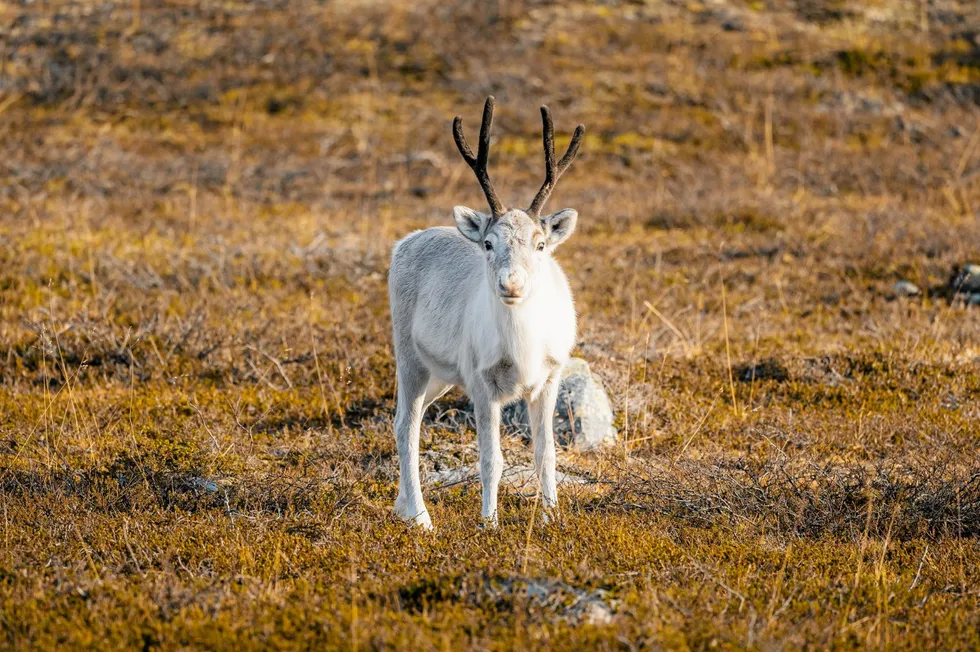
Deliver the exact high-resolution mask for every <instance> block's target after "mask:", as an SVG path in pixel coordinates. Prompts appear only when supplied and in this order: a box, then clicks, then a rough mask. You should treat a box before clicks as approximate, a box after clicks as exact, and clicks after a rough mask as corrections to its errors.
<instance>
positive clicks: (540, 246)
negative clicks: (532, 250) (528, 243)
mask: <svg viewBox="0 0 980 652" xmlns="http://www.w3.org/2000/svg"><path fill="white" fill-rule="evenodd" d="M537 250H538V251H544V243H543V242H539V243H538V246H537Z"/></svg>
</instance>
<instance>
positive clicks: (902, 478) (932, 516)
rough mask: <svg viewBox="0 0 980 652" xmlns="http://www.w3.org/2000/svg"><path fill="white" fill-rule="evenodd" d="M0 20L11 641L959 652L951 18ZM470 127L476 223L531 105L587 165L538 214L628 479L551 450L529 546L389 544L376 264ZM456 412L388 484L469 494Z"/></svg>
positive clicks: (134, 12) (511, 515)
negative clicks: (410, 478)
mask: <svg viewBox="0 0 980 652" xmlns="http://www.w3.org/2000/svg"><path fill="white" fill-rule="evenodd" d="M0 26H2V39H0V62H2V64H0V93H2V97H0V136H2V137H0V148H2V152H3V156H2V157H0V176H2V178H3V183H2V184H0V215H2V217H0V243H2V248H0V345H2V346H0V485H2V493H0V500H2V512H3V521H2V522H3V535H2V538H0V545H2V547H0V632H2V636H3V639H2V640H3V643H4V644H5V645H7V646H9V647H15V648H28V647H38V648H49V647H55V646H64V645H69V646H74V647H100V648H106V647H117V646H126V647H138V646H142V647H146V648H155V647H161V648H166V649H173V648H180V647H232V646H235V645H237V646H241V647H247V648H255V647H271V646H278V647H305V646H312V645H318V646H324V647H333V648H336V647H345V648H353V647H359V648H375V647H393V646H394V647H408V646H413V647H415V648H418V649H430V648H458V647H476V648H510V647H522V648H523V647H530V646H539V645H547V646H550V647H555V648H569V647H574V648H590V649H594V648H604V649H608V648H621V647H623V648H631V647H639V646H653V647H667V648H685V647H689V648H706V647H715V646H721V647H725V648H736V647H749V648H765V649H774V648H796V647H802V646H806V647H811V648H826V647H836V648H850V647H865V646H867V647H882V648H900V647H913V648H915V647H941V648H944V649H954V648H960V649H965V648H976V647H978V646H980V638H978V634H977V632H978V630H980V617H978V613H980V604H978V603H980V592H978V590H977V586H978V585H980V575H978V568H980V546H978V540H980V539H978V535H980V466H978V463H977V459H976V450H977V447H978V444H980V426H978V424H980V319H978V317H980V314H978V312H977V309H976V308H973V309H970V308H966V307H964V306H962V305H960V304H956V303H951V302H950V301H948V298H949V297H948V295H947V293H946V291H945V289H944V286H945V283H946V280H947V278H948V277H949V275H950V272H951V269H952V268H953V267H954V266H955V265H958V264H961V263H963V262H968V261H971V260H972V261H977V260H978V259H980V228H978V224H977V219H978V218H977V212H978V211H980V183H978V180H980V113H978V110H977V106H978V102H980V49H978V48H980V44H978V43H977V41H976V38H977V32H978V28H980V13H978V11H977V8H976V7H975V6H974V3H972V2H968V1H967V0H961V1H959V2H957V1H956V0H931V1H930V2H899V1H898V0H877V1H876V2H857V0H796V1H795V2H794V1H790V0H769V1H768V2H739V1H736V0H716V1H713V2H704V3H700V2H672V1H668V2H662V1H651V2H646V3H618V2H609V3H601V4H592V3H573V4H569V5H558V4H548V3H545V2H531V1H528V2H524V1H522V0H518V1H513V2H506V3H505V2H499V3H477V2H464V3H459V4H453V3H434V2H429V1H427V0H425V1H423V2H419V3H407V2H394V3H378V2H370V1H367V0H365V1H363V2H357V3H344V4H343V5H342V6H341V5H340V4H336V3H326V4H320V3H312V2H310V3H307V2H289V3H286V2H276V1H270V2H261V3H220V4H219V3H214V4H211V3H162V2H155V1H153V2H151V1H147V0H141V1H140V2H119V3H110V2H105V3H90V2H78V3H73V2H64V1H56V2H47V3H43V4H41V5H24V6H21V5H19V4H11V3H8V4H6V5H3V6H2V7H0ZM489 92H492V93H494V94H495V95H496V96H497V100H498V121H497V125H498V127H497V134H498V137H497V141H496V145H495V153H494V160H493V161H492V166H493V170H494V175H495V178H496V179H498V180H499V181H498V187H499V188H500V190H501V191H502V193H503V194H502V199H503V200H504V201H505V202H506V201H512V200H517V201H519V202H526V201H527V199H528V198H530V197H531V193H532V192H533V190H534V189H535V188H536V186H537V185H538V184H539V183H540V175H541V173H542V161H541V154H540V151H539V147H540V144H539V139H540V136H539V125H538V122H537V120H538V118H537V111H536V108H537V105H538V104H540V103H542V102H547V103H548V104H550V106H551V107H552V109H553V111H554V113H555V118H556V121H557V126H558V129H559V130H560V132H561V134H562V137H563V138H564V139H566V142H567V138H568V129H570V127H571V126H573V125H574V124H576V123H578V122H584V123H585V124H586V125H587V127H588V133H587V136H586V141H585V143H584V145H583V155H582V156H581V158H580V160H579V161H578V162H577V163H576V165H575V166H574V167H573V168H572V169H571V170H570V171H569V173H568V174H567V175H566V177H565V178H564V179H563V182H562V184H561V186H560V187H559V189H558V191H557V196H556V197H555V201H554V202H553V205H554V206H555V207H558V206H559V205H567V206H574V207H576V208H577V209H578V210H579V211H580V213H581V215H582V219H581V220H580V223H581V229H580V232H579V233H577V234H576V236H575V237H574V238H573V239H572V240H571V241H570V242H569V243H568V244H567V245H566V246H565V247H564V248H563V250H562V251H561V252H560V254H559V258H560V260H561V262H563V264H564V265H565V267H566V269H567V271H568V273H569V277H570V279H571V282H572V284H573V289H574V291H575V295H576V300H577V303H578V306H579V309H580V314H581V323H580V344H579V346H578V348H577V351H576V353H577V354H578V355H581V356H582V357H585V358H586V359H588V360H589V362H590V363H591V364H592V365H593V367H594V369H595V370H596V371H597V372H598V373H599V374H600V375H601V376H602V377H603V379H604V380H605V381H606V384H607V385H608V386H609V387H610V389H611V393H612V397H613V400H614V402H615V407H616V410H617V413H618V418H619V426H620V431H621V434H622V435H623V442H622V446H620V447H617V448H616V449H615V450H612V451H609V452H608V453H605V454H601V455H590V456H584V455H579V454H575V453H572V452H567V453H564V454H563V455H562V456H561V458H560V467H561V469H562V470H564V471H568V472H573V473H577V474H580V475H582V476H585V477H586V478H588V479H589V482H588V483H586V484H584V485H580V486H577V487H570V488H569V489H568V490H567V491H566V492H565V494H564V498H563V501H564V514H563V516H562V518H561V519H559V522H557V523H555V524H552V525H549V526H548V527H543V526H541V525H540V519H539V518H536V519H535V520H534V524H533V526H531V527H529V522H530V521H531V519H532V518H534V509H535V499H534V495H533V493H529V494H525V493H520V492H508V493H505V495H504V497H503V499H502V519H501V527H500V529H499V530H498V531H496V532H485V531H481V530H479V529H477V527H476V521H477V516H478V513H479V499H478V494H479V487H478V486H476V485H474V484H473V483H463V484H461V485H457V486H454V487H451V488H445V489H437V488H429V489H427V496H428V497H429V503H430V511H431V513H432V516H433V519H434V521H435V522H436V525H437V528H438V532H437V535H436V536H426V535H423V534H419V533H417V532H415V531H410V530H408V529H406V528H405V527H404V526H403V525H402V524H400V523H398V522H396V520H395V519H394V517H393V515H392V514H391V505H392V502H393V499H394V494H395V479H396V471H397V469H396V462H395V457H394V441H393V438H392V436H391V422H392V415H393V411H394V399H393V394H392V390H393V380H392V378H393V371H394V363H393V360H392V357H391V347H390V335H389V323H388V313H387V305H386V286H385V274H386V269H387V256H388V251H389V248H390V245H391V243H392V242H393V241H394V240H395V239H397V238H398V237H400V236H401V235H403V234H405V233H407V232H408V231H409V230H411V229H414V228H420V227H426V226H431V225H435V224H448V223H449V219H450V217H449V216H450V208H451V206H452V205H453V204H456V203H468V204H469V205H471V206H475V207H478V206H481V205H482V203H483V202H482V198H481V196H480V194H479V193H480V191H479V188H478V185H477V184H476V183H475V182H474V180H473V179H472V178H471V175H470V173H469V170H468V169H467V168H466V166H465V165H463V163H462V161H460V160H459V159H458V156H457V154H456V153H455V150H454V149H453V145H452V141H451V138H450V130H449V124H450V120H451V117H452V116H453V115H454V114H455V113H457V112H461V113H463V114H464V115H465V116H467V117H468V119H469V120H470V121H471V122H472V121H474V120H476V116H477V115H478V112H479V107H480V105H481V102H482V98H483V97H484V95H485V94H487V93H489ZM559 141H561V138H560V139H559ZM558 146H559V147H561V146H562V143H561V142H559V144H558ZM899 279H908V280H910V281H913V282H915V283H917V284H918V285H920V286H921V287H923V288H924V290H925V292H924V294H923V296H921V297H917V298H914V299H909V300H894V299H893V297H891V296H890V295H891V286H892V285H893V284H894V282H895V281H897V280H899ZM463 404H465V401H464V400H463V399H461V398H459V397H456V398H453V397H450V398H448V399H446V400H445V401H443V402H441V403H440V408H441V409H440V410H439V411H438V412H439V414H436V413H435V412H436V411H433V413H431V414H430V415H429V417H430V419H429V421H428V422H427V425H426V428H425V431H424V434H423V447H424V451H425V455H424V465H425V466H426V468H427V469H429V470H433V469H442V468H450V467H455V466H460V465H463V464H471V463H473V461H474V460H475V449H474V446H473V440H474V435H473V432H472V429H471V427H470V425H468V424H467V423H466V420H465V419H460V418H459V417H458V415H457V413H456V412H455V408H459V407H461V406H462V405H463ZM506 449H507V450H506V451H505V457H507V458H508V460H513V461H519V460H527V459H528V457H529V451H528V450H527V447H526V445H525V444H524V443H522V442H521V441H519V440H513V439H512V440H509V441H508V442H507V444H506Z"/></svg>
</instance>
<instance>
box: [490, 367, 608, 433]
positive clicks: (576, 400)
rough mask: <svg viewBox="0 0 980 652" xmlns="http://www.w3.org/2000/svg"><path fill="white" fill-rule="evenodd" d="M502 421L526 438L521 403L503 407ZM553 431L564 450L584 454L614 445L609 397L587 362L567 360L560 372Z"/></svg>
mask: <svg viewBox="0 0 980 652" xmlns="http://www.w3.org/2000/svg"><path fill="white" fill-rule="evenodd" d="M502 420H503V422H504V424H505V425H507V426H510V427H512V428H515V429H516V430H518V432H520V433H521V434H522V435H523V436H525V437H529V436H530V432H531V429H530V423H529V421H528V415H527V406H526V405H525V404H524V401H520V402H518V403H514V404H512V405H508V406H507V407H506V408H504V412H503V417H502ZM553 428H554V431H555V437H556V439H557V440H558V443H559V444H560V445H561V446H563V447H564V448H573V447H574V448H577V449H578V450H580V451H587V450H593V449H596V448H600V447H603V446H609V445H613V444H615V443H616V428H615V427H613V411H612V407H611V405H610V403H609V396H608V395H607V394H606V390H605V388H604V387H603V386H602V381H600V380H599V379H598V378H596V377H595V375H593V373H592V370H591V369H589V363H588V362H586V361H585V360H583V359H581V358H572V359H571V360H569V361H568V364H567V365H565V369H564V370H563V372H562V376H561V389H560V390H559V391H558V401H557V403H556V405H555V420H554V425H553Z"/></svg>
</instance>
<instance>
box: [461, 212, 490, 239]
mask: <svg viewBox="0 0 980 652" xmlns="http://www.w3.org/2000/svg"><path fill="white" fill-rule="evenodd" d="M453 219H454V220H456V228H457V229H459V232H460V233H462V234H463V235H465V236H466V237H467V238H469V239H470V240H472V241H473V242H480V241H481V240H483V234H484V233H485V232H486V229H487V224H489V223H490V216H489V215H487V214H485V213H481V212H480V211H475V210H473V209H472V208H467V207H466V206H453Z"/></svg>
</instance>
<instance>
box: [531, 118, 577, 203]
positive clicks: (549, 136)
mask: <svg viewBox="0 0 980 652" xmlns="http://www.w3.org/2000/svg"><path fill="white" fill-rule="evenodd" d="M541 122H542V132H543V136H544V165H545V177H544V183H543V184H541V190H539V191H538V194H537V195H535V196H534V201H532V202H531V206H530V207H529V208H528V209H527V214H528V215H530V216H531V217H540V216H541V209H542V208H543V207H544V204H545V202H546V201H548V197H550V196H551V191H552V190H554V189H555V184H556V183H557V182H558V179H559V178H560V177H561V175H562V174H564V173H565V170H567V169H568V166H569V165H571V164H572V161H574V160H575V155H576V154H578V146H579V145H580V144H582V136H583V135H584V134H585V125H579V126H577V127H575V133H574V134H572V142H570V143H569V144H568V149H567V150H565V155H564V156H562V157H561V160H560V161H558V164H557V165H556V164H555V125H554V124H553V123H552V122H551V110H550V109H549V108H548V107H546V106H542V107H541Z"/></svg>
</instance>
